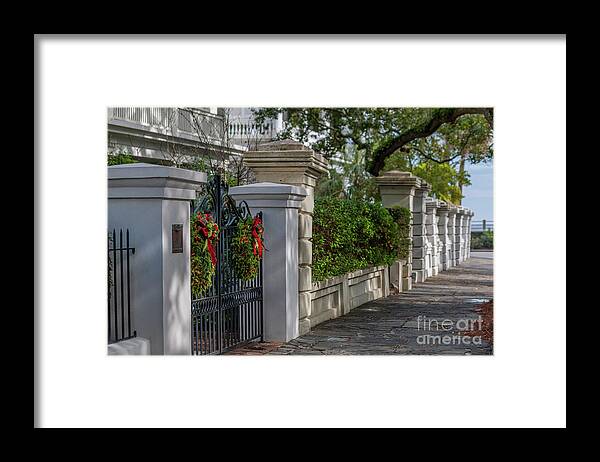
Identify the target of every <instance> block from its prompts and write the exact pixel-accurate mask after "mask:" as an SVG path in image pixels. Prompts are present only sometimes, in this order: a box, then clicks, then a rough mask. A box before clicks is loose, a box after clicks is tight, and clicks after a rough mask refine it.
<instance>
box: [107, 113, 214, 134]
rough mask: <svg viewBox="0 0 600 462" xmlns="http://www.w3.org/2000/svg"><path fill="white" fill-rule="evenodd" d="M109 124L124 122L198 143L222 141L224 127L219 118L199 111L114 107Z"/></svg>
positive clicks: (109, 114)
mask: <svg viewBox="0 0 600 462" xmlns="http://www.w3.org/2000/svg"><path fill="white" fill-rule="evenodd" d="M108 121H109V123H115V122H116V123H117V124H119V122H125V124H126V125H128V126H132V127H133V128H139V129H145V130H148V131H151V132H154V133H159V134H163V135H170V136H181V135H187V137H190V136H191V137H195V138H198V139H199V141H216V140H220V139H222V135H223V125H224V122H223V117H222V116H220V115H216V114H212V113H210V112H208V111H205V110H202V109H199V108H169V107H115V108H109V111H108Z"/></svg>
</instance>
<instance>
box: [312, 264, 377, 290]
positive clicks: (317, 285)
mask: <svg viewBox="0 0 600 462" xmlns="http://www.w3.org/2000/svg"><path fill="white" fill-rule="evenodd" d="M385 268H387V265H377V266H368V267H366V268H362V269H359V270H355V271H352V272H350V273H345V274H340V275H339V276H333V277H331V278H328V279H324V280H323V281H318V282H313V284H312V292H316V291H317V290H322V289H327V288H328V287H331V286H335V285H337V284H340V283H341V282H342V281H343V280H344V279H353V278H357V277H360V276H364V275H365V274H369V273H376V272H377V271H381V270H383V269H385Z"/></svg>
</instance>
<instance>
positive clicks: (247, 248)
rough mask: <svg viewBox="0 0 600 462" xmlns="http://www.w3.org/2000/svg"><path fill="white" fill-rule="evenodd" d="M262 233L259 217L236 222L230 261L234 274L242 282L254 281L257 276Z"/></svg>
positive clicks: (261, 247)
mask: <svg viewBox="0 0 600 462" xmlns="http://www.w3.org/2000/svg"><path fill="white" fill-rule="evenodd" d="M263 233H264V228H263V224H262V219H261V218H260V216H259V215H257V216H255V217H254V218H252V217H248V218H245V219H241V220H239V221H238V225H237V229H236V232H235V234H234V236H233V241H232V250H233V258H232V260H233V266H234V269H235V272H236V274H237V275H238V277H240V278H241V279H242V280H244V281H249V280H251V279H254V278H255V277H256V276H257V275H258V269H259V264H260V260H261V259H262V256H263V250H264V241H263Z"/></svg>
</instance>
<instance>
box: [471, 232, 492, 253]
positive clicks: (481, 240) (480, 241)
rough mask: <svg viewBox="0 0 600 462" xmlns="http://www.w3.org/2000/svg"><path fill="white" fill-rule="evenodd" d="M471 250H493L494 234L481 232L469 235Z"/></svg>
mask: <svg viewBox="0 0 600 462" xmlns="http://www.w3.org/2000/svg"><path fill="white" fill-rule="evenodd" d="M471 248H472V249H493V248H494V233H493V231H483V232H479V233H473V232H472V233H471Z"/></svg>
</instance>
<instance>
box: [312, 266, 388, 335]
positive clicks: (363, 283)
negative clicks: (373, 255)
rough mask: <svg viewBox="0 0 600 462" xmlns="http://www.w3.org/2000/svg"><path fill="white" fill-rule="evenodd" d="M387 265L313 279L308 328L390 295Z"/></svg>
mask: <svg viewBox="0 0 600 462" xmlns="http://www.w3.org/2000/svg"><path fill="white" fill-rule="evenodd" d="M389 287H390V282H389V268H388V267H387V266H385V265H381V266H373V267H369V268H364V269H361V270H358V271H353V272H351V273H347V274H344V275H341V276H336V277H333V278H329V279H326V280H324V281H321V282H315V283H313V285H312V291H311V311H310V314H309V315H308V317H309V319H310V324H311V327H314V326H316V325H317V324H320V323H322V322H323V321H327V320H328V319H333V318H337V317H338V316H343V315H345V314H347V313H349V312H350V311H351V310H353V309H354V308H356V307H357V306H360V305H362V304H364V303H367V302H370V301H371V300H377V299H378V298H382V297H387V296H388V295H389V294H390V288H389Z"/></svg>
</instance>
